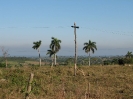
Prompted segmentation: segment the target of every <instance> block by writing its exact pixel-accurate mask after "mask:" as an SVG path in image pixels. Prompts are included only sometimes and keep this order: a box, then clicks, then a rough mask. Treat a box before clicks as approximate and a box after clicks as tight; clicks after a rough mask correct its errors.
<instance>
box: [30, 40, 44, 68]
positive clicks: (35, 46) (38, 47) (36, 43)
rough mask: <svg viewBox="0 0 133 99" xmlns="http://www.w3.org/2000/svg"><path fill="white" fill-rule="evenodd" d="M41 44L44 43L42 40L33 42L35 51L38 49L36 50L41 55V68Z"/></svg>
mask: <svg viewBox="0 0 133 99" xmlns="http://www.w3.org/2000/svg"><path fill="white" fill-rule="evenodd" d="M41 43H42V41H41V40H40V41H37V42H33V44H34V45H33V47H32V48H33V49H36V50H38V53H39V60H40V61H39V65H40V66H41V56H40V46H41Z"/></svg>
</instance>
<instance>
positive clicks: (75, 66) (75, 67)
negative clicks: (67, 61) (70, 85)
mask: <svg viewBox="0 0 133 99" xmlns="http://www.w3.org/2000/svg"><path fill="white" fill-rule="evenodd" d="M71 27H72V28H74V35H75V40H74V41H75V60H74V76H76V69H77V41H76V38H77V37H76V28H79V26H76V23H75V22H74V26H71Z"/></svg>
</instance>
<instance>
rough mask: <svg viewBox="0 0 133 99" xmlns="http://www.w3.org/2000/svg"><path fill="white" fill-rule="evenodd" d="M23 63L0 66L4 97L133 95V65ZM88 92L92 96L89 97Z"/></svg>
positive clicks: (122, 98) (120, 98)
mask: <svg viewBox="0 0 133 99" xmlns="http://www.w3.org/2000/svg"><path fill="white" fill-rule="evenodd" d="M73 72H74V70H73V67H72V66H57V67H53V68H50V66H42V67H37V66H23V67H11V68H0V99H24V98H25V94H26V90H27V85H28V80H29V76H30V73H34V79H33V82H32V91H31V93H30V99H85V97H86V99H133V66H132V65H131V66H90V67H89V66H80V67H78V71H77V76H73V74H74V73H73ZM87 96H88V98H87Z"/></svg>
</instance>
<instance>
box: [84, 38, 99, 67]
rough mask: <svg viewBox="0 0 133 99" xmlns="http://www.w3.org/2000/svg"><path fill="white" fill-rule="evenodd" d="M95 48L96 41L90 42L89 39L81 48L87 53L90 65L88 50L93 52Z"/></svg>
mask: <svg viewBox="0 0 133 99" xmlns="http://www.w3.org/2000/svg"><path fill="white" fill-rule="evenodd" d="M95 49H96V50H97V47H96V42H91V40H89V42H85V43H84V47H83V50H85V52H86V53H87V54H88V53H89V66H90V51H92V53H94V50H95Z"/></svg>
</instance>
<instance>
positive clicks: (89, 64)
mask: <svg viewBox="0 0 133 99" xmlns="http://www.w3.org/2000/svg"><path fill="white" fill-rule="evenodd" d="M89 66H90V52H89Z"/></svg>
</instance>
